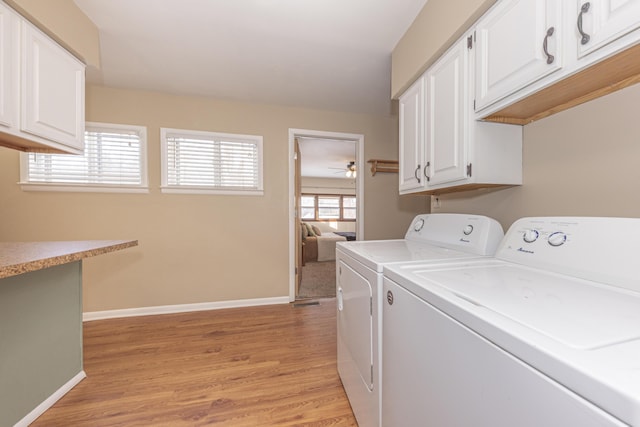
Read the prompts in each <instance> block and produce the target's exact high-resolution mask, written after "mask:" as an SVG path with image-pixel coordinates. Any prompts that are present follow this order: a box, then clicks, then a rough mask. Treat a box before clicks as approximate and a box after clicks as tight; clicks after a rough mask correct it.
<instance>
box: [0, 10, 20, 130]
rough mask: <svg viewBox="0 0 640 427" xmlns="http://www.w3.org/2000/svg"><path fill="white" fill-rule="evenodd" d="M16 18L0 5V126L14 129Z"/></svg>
mask: <svg viewBox="0 0 640 427" xmlns="http://www.w3.org/2000/svg"><path fill="white" fill-rule="evenodd" d="M18 25H19V21H18V17H17V16H16V15H15V14H14V13H13V11H11V10H10V9H9V8H8V7H6V6H5V5H4V4H2V3H0V125H2V126H4V127H8V128H11V127H15V126H16V117H17V113H18V111H17V107H16V105H17V104H16V101H17V98H16V97H17V90H16V86H15V84H14V81H15V78H16V77H17V70H18V68H17V67H15V66H14V65H17V64H15V63H16V62H17V60H16V53H17V52H16V49H15V39H14V34H15V32H16V28H17V26H18Z"/></svg>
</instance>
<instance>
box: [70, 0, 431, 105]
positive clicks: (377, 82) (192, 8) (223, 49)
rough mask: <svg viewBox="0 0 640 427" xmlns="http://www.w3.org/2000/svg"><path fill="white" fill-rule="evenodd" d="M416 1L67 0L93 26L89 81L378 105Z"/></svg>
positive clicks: (247, 97)
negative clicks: (95, 45)
mask: <svg viewBox="0 0 640 427" xmlns="http://www.w3.org/2000/svg"><path fill="white" fill-rule="evenodd" d="M426 1H427V0H75V2H76V4H77V5H78V6H79V7H80V9H82V11H83V12H84V13H85V14H86V15H87V16H88V17H89V18H90V19H91V20H92V21H93V22H94V23H95V24H96V26H97V27H98V29H99V31H100V45H101V61H102V67H101V70H100V73H96V72H92V73H89V74H88V78H89V80H90V81H91V82H93V83H99V84H105V85H107V86H113V87H122V88H132V89H144V90H157V91H164V92H170V93H176V94H187V95H201V96H212V97H216V98H222V99H230V100H238V101H243V102H255V103H266V104H277V105H288V106H298V107H307V108H318V109H329V110H335V111H349V112H362V113H383V114H386V113H388V112H389V111H390V92H391V89H390V86H391V52H392V50H393V48H394V47H395V45H396V44H397V42H398V41H399V40H400V38H401V37H402V35H403V34H404V33H405V31H406V29H407V28H408V27H409V26H410V24H411V23H412V22H413V20H414V18H415V17H416V15H417V14H418V12H419V11H420V10H421V9H422V7H423V6H424V4H425V3H426Z"/></svg>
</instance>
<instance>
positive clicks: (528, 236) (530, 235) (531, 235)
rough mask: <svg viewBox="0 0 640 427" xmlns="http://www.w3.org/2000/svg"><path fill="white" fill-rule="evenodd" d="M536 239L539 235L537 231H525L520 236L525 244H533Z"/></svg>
mask: <svg viewBox="0 0 640 427" xmlns="http://www.w3.org/2000/svg"><path fill="white" fill-rule="evenodd" d="M538 237H540V233H538V230H527V231H525V232H524V236H522V238H523V239H524V241H525V242H527V243H533V242H535V241H536V240H538Z"/></svg>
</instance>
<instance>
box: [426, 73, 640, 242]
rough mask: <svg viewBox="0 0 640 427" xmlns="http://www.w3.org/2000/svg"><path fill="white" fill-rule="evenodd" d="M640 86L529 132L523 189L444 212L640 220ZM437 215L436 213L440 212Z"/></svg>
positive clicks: (506, 219)
mask: <svg viewBox="0 0 640 427" xmlns="http://www.w3.org/2000/svg"><path fill="white" fill-rule="evenodd" d="M638 100H640V85H636V86H632V87H630V88H627V89H624V90H622V91H620V92H616V93H613V94H611V95H608V96H606V97H603V98H600V99H596V100H594V101H591V102H588V103H586V104H583V105H580V106H578V107H575V108H573V109H570V110H567V111H564V112H562V113H558V114H556V115H554V116H551V117H548V118H546V119H543V120H540V121H538V122H534V123H532V124H529V125H527V126H525V127H524V156H523V157H524V159H523V161H524V165H523V166H524V185H523V186H522V187H516V188H511V189H506V190H499V191H484V192H483V191H476V192H466V193H459V194H456V195H444V196H440V200H441V203H442V208H441V209H439V210H437V212H465V213H478V214H485V215H489V216H492V217H494V218H496V219H497V220H499V221H500V222H501V223H502V225H503V227H505V230H506V227H508V226H510V225H511V223H513V221H514V220H516V219H517V218H520V217H523V216H546V215H570V216H614V217H640V197H639V195H640V190H639V188H640V167H638V159H640V120H638V114H637V111H638ZM434 212H436V211H434Z"/></svg>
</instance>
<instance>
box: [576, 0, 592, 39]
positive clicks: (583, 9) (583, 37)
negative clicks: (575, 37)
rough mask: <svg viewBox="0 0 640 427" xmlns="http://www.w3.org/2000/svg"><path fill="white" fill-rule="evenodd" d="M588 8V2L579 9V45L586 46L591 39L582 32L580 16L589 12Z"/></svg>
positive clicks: (589, 4)
mask: <svg viewBox="0 0 640 427" xmlns="http://www.w3.org/2000/svg"><path fill="white" fill-rule="evenodd" d="M590 6H591V3H590V2H586V3H585V4H583V5H582V7H581V8H580V13H579V14H578V32H579V33H580V35H581V36H582V38H581V39H580V43H581V44H587V43H589V40H590V39H591V36H590V35H589V34H587V33H585V32H584V31H582V15H584V14H585V13H587V12H589V7H590Z"/></svg>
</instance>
